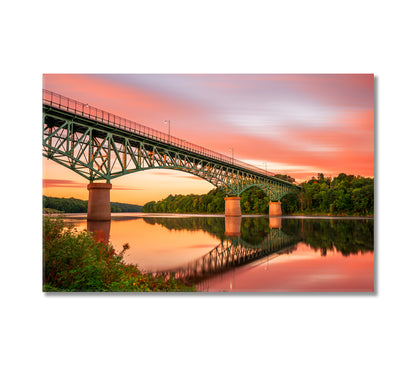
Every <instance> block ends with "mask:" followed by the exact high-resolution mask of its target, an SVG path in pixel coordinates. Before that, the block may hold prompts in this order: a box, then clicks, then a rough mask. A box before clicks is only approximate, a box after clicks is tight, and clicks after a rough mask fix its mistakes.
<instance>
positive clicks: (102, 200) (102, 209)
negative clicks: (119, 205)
mask: <svg viewBox="0 0 416 374" xmlns="http://www.w3.org/2000/svg"><path fill="white" fill-rule="evenodd" d="M111 187H112V185H111V183H90V184H89V185H88V186H87V189H88V191H89V198H88V213H87V220H88V221H110V220H111V207H110V190H111Z"/></svg>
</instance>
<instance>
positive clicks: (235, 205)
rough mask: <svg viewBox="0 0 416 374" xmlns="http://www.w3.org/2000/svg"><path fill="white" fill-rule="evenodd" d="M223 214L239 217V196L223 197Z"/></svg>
mask: <svg viewBox="0 0 416 374" xmlns="http://www.w3.org/2000/svg"><path fill="white" fill-rule="evenodd" d="M224 199H225V216H226V217H227V216H228V217H239V216H241V208H240V197H238V196H232V197H225V198H224Z"/></svg>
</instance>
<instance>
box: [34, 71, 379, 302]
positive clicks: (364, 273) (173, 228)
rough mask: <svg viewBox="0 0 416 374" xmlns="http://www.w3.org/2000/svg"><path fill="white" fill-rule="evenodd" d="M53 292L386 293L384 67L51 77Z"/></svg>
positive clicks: (47, 274)
mask: <svg viewBox="0 0 416 374" xmlns="http://www.w3.org/2000/svg"><path fill="white" fill-rule="evenodd" d="M42 126H43V139H42V155H43V171H42V172H43V233H42V234H43V249H42V250H43V291H44V292H128V293H136V292H186V293H189V294H191V293H205V292H241V293H265V292H266V293H277V292H292V293H299V292H320V293H322V292H367V293H368V292H374V75H372V74H319V75H318V74H44V76H43V88H42Z"/></svg>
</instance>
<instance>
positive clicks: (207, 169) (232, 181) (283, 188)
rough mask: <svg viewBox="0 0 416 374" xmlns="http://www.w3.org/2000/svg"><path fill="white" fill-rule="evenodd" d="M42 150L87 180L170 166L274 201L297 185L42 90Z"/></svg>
mask: <svg viewBox="0 0 416 374" xmlns="http://www.w3.org/2000/svg"><path fill="white" fill-rule="evenodd" d="M43 155H44V156H45V157H47V158H49V159H51V160H53V161H55V162H57V163H59V164H61V165H63V166H66V167H67V168H69V169H71V170H73V171H75V172H76V173H78V174H79V175H81V176H82V177H84V178H86V179H87V180H88V181H89V182H90V184H94V183H95V182H102V181H105V182H106V183H108V184H109V183H110V181H111V180H112V179H115V178H118V177H120V176H123V175H128V174H132V173H135V172H138V171H143V170H149V169H171V170H178V171H183V172H186V173H189V174H192V175H194V176H197V177H199V178H201V179H204V180H206V181H208V182H209V183H211V184H212V185H213V186H215V187H217V188H219V189H221V190H223V191H224V192H225V194H226V195H227V196H234V197H239V196H240V195H241V193H242V192H243V191H245V190H246V189H247V188H249V187H252V186H256V187H259V188H260V189H262V190H263V191H264V192H266V194H267V195H268V196H269V198H271V199H272V200H273V199H275V200H279V199H280V198H281V197H283V196H284V195H285V194H287V193H289V192H290V191H292V190H294V189H296V188H297V186H295V185H293V184H292V183H289V182H287V181H283V180H280V179H277V178H274V177H273V176H272V175H271V173H267V172H266V171H264V170H261V169H259V168H256V167H254V166H251V165H248V164H246V163H243V162H241V161H238V160H235V159H234V158H232V159H231V158H230V157H227V156H225V155H221V154H219V153H217V152H214V151H211V150H209V149H206V148H203V147H200V146H197V145H195V144H191V143H189V142H186V141H183V140H181V139H178V138H175V137H171V136H170V135H169V136H167V134H163V133H161V132H159V131H156V130H154V129H151V128H148V127H145V126H142V125H140V124H137V123H135V122H132V121H129V120H126V119H123V118H120V117H117V116H115V115H113V114H111V113H107V112H104V111H102V110H99V109H97V108H93V107H90V106H88V105H86V104H83V103H79V102H77V101H75V100H72V99H69V98H65V97H63V96H61V95H58V94H54V93H52V92H50V91H46V90H44V91H43ZM91 189H94V188H93V186H92V187H91ZM90 192H91V191H90ZM90 196H91V195H90ZM230 199H233V198H230ZM237 200H238V199H237V198H235V201H237ZM240 214H241V213H240Z"/></svg>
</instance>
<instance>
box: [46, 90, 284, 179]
mask: <svg viewBox="0 0 416 374" xmlns="http://www.w3.org/2000/svg"><path fill="white" fill-rule="evenodd" d="M42 98H43V103H44V104H46V105H49V106H51V107H54V108H58V109H63V110H65V111H67V112H70V113H74V114H77V115H80V116H82V117H85V118H90V119H94V120H96V121H99V122H102V123H105V124H108V125H110V126H113V127H118V128H121V129H124V130H128V131H131V132H133V133H136V134H139V135H142V136H145V137H147V138H151V139H155V140H158V141H161V142H163V143H166V144H171V145H174V146H176V147H179V148H182V149H184V150H188V151H192V152H195V153H198V154H200V155H204V156H208V157H210V158H212V159H215V160H218V161H223V162H226V163H228V164H232V165H236V166H239V167H242V168H244V169H248V170H250V171H254V172H256V173H260V174H263V175H265V176H268V177H273V173H270V172H267V171H266V170H263V169H261V168H258V167H255V166H253V165H250V164H247V163H245V162H242V161H239V160H236V159H233V158H231V157H229V156H226V155H223V154H221V153H218V152H215V151H212V150H210V149H207V148H204V147H201V146H199V145H196V144H193V143H190V142H187V141H186V140H183V139H179V138H177V137H175V136H169V135H168V134H166V133H164V132H161V131H158V130H155V129H152V128H151V127H147V126H144V125H142V124H140V123H137V122H134V121H131V120H128V119H126V118H123V117H119V116H116V115H114V114H111V113H109V112H106V111H104V110H101V109H98V108H95V107H93V106H90V105H88V104H84V103H81V102H79V101H76V100H73V99H70V98H68V97H65V96H63V95H60V94H57V93H55V92H51V91H49V90H45V89H43V97H42ZM283 182H285V181H283ZM286 183H287V182H286Z"/></svg>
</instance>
